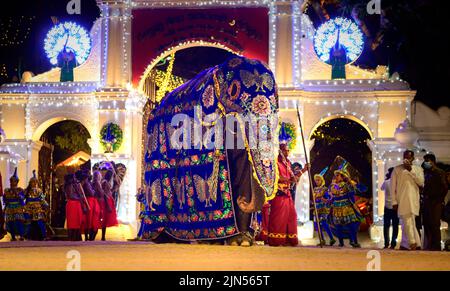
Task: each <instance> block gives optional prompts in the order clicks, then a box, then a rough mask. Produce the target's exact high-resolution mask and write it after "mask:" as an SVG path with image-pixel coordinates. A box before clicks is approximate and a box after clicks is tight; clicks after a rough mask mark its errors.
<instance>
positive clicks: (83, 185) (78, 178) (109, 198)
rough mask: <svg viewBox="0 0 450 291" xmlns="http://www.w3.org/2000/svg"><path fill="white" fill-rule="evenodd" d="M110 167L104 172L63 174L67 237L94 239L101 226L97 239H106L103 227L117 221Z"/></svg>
mask: <svg viewBox="0 0 450 291" xmlns="http://www.w3.org/2000/svg"><path fill="white" fill-rule="evenodd" d="M113 177H114V173H113V171H112V170H108V171H106V172H105V174H104V175H102V173H101V172H100V171H94V173H93V174H92V175H91V173H90V171H86V170H85V171H81V170H80V171H77V172H76V173H75V174H69V175H66V177H65V181H64V192H65V194H66V201H67V203H66V219H67V230H68V237H69V240H73V241H80V240H82V234H84V239H85V241H88V240H89V241H93V240H95V238H96V236H97V233H98V230H99V229H101V230H102V237H101V240H103V241H104V240H106V228H107V227H111V226H116V225H118V222H117V214H116V208H115V201H114V197H113V191H114V189H113V185H114V183H113Z"/></svg>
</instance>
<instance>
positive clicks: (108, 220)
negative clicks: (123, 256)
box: [100, 170, 119, 241]
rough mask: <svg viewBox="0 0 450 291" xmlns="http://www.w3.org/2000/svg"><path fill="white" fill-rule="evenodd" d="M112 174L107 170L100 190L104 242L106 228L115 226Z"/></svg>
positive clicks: (116, 222)
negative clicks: (101, 193)
mask: <svg viewBox="0 0 450 291" xmlns="http://www.w3.org/2000/svg"><path fill="white" fill-rule="evenodd" d="M113 176H114V173H113V172H112V171H111V170H108V171H107V172H106V174H105V177H104V179H103V181H102V190H103V194H104V199H102V200H101V202H100V206H101V209H102V240H103V241H104V240H106V228H107V227H111V226H117V225H118V224H119V223H118V221H117V213H116V207H115V201H114V198H113V191H112V181H113Z"/></svg>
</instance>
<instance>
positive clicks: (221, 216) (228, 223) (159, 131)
mask: <svg viewBox="0 0 450 291" xmlns="http://www.w3.org/2000/svg"><path fill="white" fill-rule="evenodd" d="M196 108H197V111H196ZM198 108H200V109H201V114H202V117H204V116H207V115H211V114H213V113H217V116H220V117H219V118H221V117H223V116H225V115H227V116H228V115H233V114H236V113H238V114H240V115H253V116H256V117H257V118H262V119H264V118H266V119H269V118H272V117H273V116H277V114H278V95H277V88H276V84H275V80H274V76H273V74H272V72H271V71H270V70H269V69H268V67H267V66H266V65H264V64H263V63H261V62H259V61H256V60H250V59H247V58H244V57H239V56H233V57H232V58H230V59H228V60H227V61H226V62H224V63H223V64H221V65H218V66H215V67H213V68H210V69H207V70H205V71H203V72H201V73H200V74H199V75H198V76H197V77H195V78H194V79H192V80H190V81H188V82H187V83H185V84H183V85H182V86H180V87H178V88H177V89H175V90H174V91H172V92H171V93H169V94H168V95H166V97H164V98H163V100H162V101H161V103H160V104H159V105H158V106H157V107H156V108H155V109H154V110H153V111H152V112H151V114H150V118H149V120H148V126H147V132H148V140H147V143H146V145H145V146H146V154H145V184H146V185H145V186H146V194H145V196H146V197H145V199H143V201H145V202H146V203H145V209H144V211H142V212H141V219H142V223H143V227H142V228H141V230H142V231H141V234H140V235H141V237H142V238H144V239H146V238H150V237H154V235H155V234H157V233H160V232H162V231H165V232H167V233H168V234H169V235H171V236H173V237H175V238H177V239H180V240H205V239H220V238H226V237H230V236H233V235H236V234H237V233H238V232H239V230H238V228H237V225H236V217H235V210H234V208H233V207H234V205H233V195H238V193H233V189H231V185H232V183H231V181H230V173H229V163H232V162H233V161H230V160H229V159H228V157H227V150H226V149H224V148H221V147H217V148H209V149H208V148H206V147H204V146H203V147H194V146H193V145H192V146H191V147H189V148H187V149H184V148H183V149H177V148H174V147H173V145H172V144H171V136H172V135H173V133H174V131H175V130H176V128H174V127H173V126H172V125H171V122H172V118H173V116H174V115H176V114H185V115H186V116H188V117H189V119H190V120H194V118H197V117H196V116H195V114H198V113H196V112H198ZM212 124H214V122H212V123H209V124H208V122H206V121H205V122H204V123H202V125H203V126H206V127H208V126H212ZM258 130H260V131H261V130H262V131H264V130H265V131H266V134H267V139H266V140H265V141H263V142H261V144H259V148H256V149H251V148H249V147H247V151H248V158H249V160H250V161H251V162H252V166H253V175H254V176H255V177H257V181H258V183H259V184H260V186H262V188H263V189H264V192H265V195H266V196H267V197H269V196H272V195H273V194H274V193H275V191H276V182H277V178H276V177H277V168H276V142H275V140H276V138H275V137H276V135H274V134H273V131H271V129H270V127H267V128H264V127H261V128H258ZM202 132H204V130H203V131H202ZM247 138H248V137H247ZM141 200H142V197H141Z"/></svg>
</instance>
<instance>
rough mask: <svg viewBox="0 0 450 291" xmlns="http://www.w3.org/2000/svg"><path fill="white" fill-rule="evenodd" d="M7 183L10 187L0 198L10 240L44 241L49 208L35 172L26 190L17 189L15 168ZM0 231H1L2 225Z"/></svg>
mask: <svg viewBox="0 0 450 291" xmlns="http://www.w3.org/2000/svg"><path fill="white" fill-rule="evenodd" d="M9 182H10V187H9V188H6V189H5V190H4V193H3V195H2V196H3V202H4V204H5V213H4V215H5V217H4V221H5V224H6V231H7V232H9V234H10V235H11V240H12V241H16V240H17V237H18V239H19V240H21V241H23V240H24V239H29V240H44V239H46V236H47V235H46V217H47V211H48V209H49V206H48V203H47V201H46V200H45V195H44V193H43V192H42V190H41V189H40V188H39V187H38V180H37V178H36V172H35V171H33V177H32V178H31V179H30V181H29V183H28V186H27V188H26V189H22V188H20V187H18V184H19V178H18V176H17V168H16V169H15V171H14V175H12V176H11V178H10V179H9ZM0 206H1V201H0ZM2 220H3V217H2ZM1 229H2V230H3V225H2V226H1ZM1 235H2V236H3V235H4V233H2V234H1Z"/></svg>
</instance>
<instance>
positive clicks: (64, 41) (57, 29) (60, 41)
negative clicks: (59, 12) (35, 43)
mask: <svg viewBox="0 0 450 291" xmlns="http://www.w3.org/2000/svg"><path fill="white" fill-rule="evenodd" d="M44 49H45V53H46V54H47V57H48V58H49V60H50V63H51V64H52V65H58V55H59V53H60V52H62V51H63V50H64V49H65V50H66V51H72V52H73V53H74V54H75V58H76V60H77V63H78V64H82V63H84V61H86V59H87V58H88V56H89V53H90V51H91V38H90V37H89V34H88V32H87V31H86V30H85V29H84V28H83V27H82V26H80V25H78V24H76V23H75V22H64V23H60V24H57V25H55V26H54V27H53V28H52V29H51V30H50V31H49V32H48V33H47V37H46V38H45V42H44Z"/></svg>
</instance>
